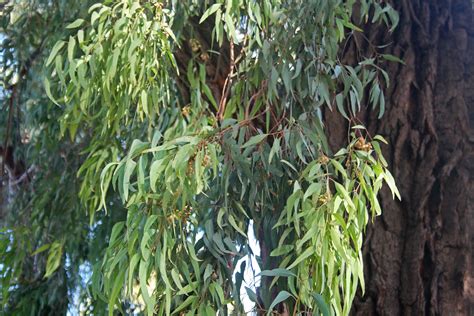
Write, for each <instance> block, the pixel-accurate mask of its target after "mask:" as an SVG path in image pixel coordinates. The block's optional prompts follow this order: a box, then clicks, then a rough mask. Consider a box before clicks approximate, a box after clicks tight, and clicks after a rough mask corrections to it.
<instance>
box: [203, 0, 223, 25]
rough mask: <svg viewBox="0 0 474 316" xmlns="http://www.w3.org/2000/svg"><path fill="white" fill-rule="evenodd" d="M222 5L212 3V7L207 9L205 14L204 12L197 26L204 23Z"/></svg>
mask: <svg viewBox="0 0 474 316" xmlns="http://www.w3.org/2000/svg"><path fill="white" fill-rule="evenodd" d="M221 5H222V3H214V4H213V5H211V6H210V7H209V9H207V10H206V12H204V14H203V15H202V17H201V19H200V20H199V24H201V23H202V22H204V21H205V20H206V19H207V18H208V17H209V16H211V15H212V14H214V13H215V12H216V11H217V10H219V8H220V7H221Z"/></svg>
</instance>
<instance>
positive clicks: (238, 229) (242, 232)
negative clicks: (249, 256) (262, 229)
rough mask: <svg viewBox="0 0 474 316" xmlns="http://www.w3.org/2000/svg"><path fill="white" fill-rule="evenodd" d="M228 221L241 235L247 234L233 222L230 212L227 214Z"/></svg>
mask: <svg viewBox="0 0 474 316" xmlns="http://www.w3.org/2000/svg"><path fill="white" fill-rule="evenodd" d="M229 223H230V225H232V227H234V229H235V230H236V231H238V232H239V233H240V234H241V235H242V236H244V237H247V235H246V234H245V232H244V231H243V230H242V228H240V227H239V225H238V224H237V223H236V222H235V218H234V216H232V215H231V214H229Z"/></svg>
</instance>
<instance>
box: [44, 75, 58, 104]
mask: <svg viewBox="0 0 474 316" xmlns="http://www.w3.org/2000/svg"><path fill="white" fill-rule="evenodd" d="M43 84H44V90H45V92H46V96H47V97H48V98H49V99H50V100H51V101H53V103H54V104H56V105H57V106H59V103H58V102H57V101H56V100H55V99H54V97H53V95H52V94H51V85H50V83H49V80H48V78H46V77H45V78H44V79H43Z"/></svg>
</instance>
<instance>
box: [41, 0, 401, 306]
mask: <svg viewBox="0 0 474 316" xmlns="http://www.w3.org/2000/svg"><path fill="white" fill-rule="evenodd" d="M355 3H356V1H341V0H339V1H326V0H316V1H298V0H264V1H252V0H233V1H191V0H188V1H166V2H160V1H148V2H144V1H138V0H115V1H103V2H102V3H97V4H94V5H92V6H91V7H90V8H89V10H88V12H87V14H84V15H83V16H81V17H80V18H78V19H77V20H75V21H73V22H72V23H70V24H68V25H66V26H65V28H66V30H65V32H66V33H67V36H65V37H64V39H62V40H59V41H58V42H57V43H56V44H55V45H54V46H53V47H52V49H51V53H50V55H49V57H48V58H47V59H46V60H45V67H46V68H47V69H48V71H49V76H47V77H46V78H45V79H44V88H45V92H46V94H47V96H48V97H49V98H50V99H51V101H52V102H53V103H54V104H56V106H57V107H58V111H59V113H60V114H59V115H60V119H59V121H60V128H59V130H57V134H58V135H61V136H63V137H66V136H65V135H66V134H67V137H68V138H69V139H70V141H71V142H72V143H77V144H79V143H80V144H83V145H82V146H81V154H82V155H83V156H82V157H84V158H83V160H82V161H81V162H80V166H78V167H77V169H76V171H77V176H78V178H79V179H80V181H81V185H80V189H78V192H77V195H78V197H80V199H81V202H82V205H84V206H85V207H86V209H87V211H88V212H89V214H90V223H91V224H93V225H100V221H99V222H98V221H97V215H96V214H102V215H101V216H103V214H104V213H106V214H109V215H108V216H110V214H111V213H113V212H114V210H113V208H117V204H120V205H122V206H123V207H124V208H125V210H126V215H125V218H123V220H120V221H118V222H116V223H115V225H114V226H113V229H112V230H111V232H110V235H109V237H108V247H107V249H106V251H105V253H103V256H102V258H101V260H100V261H98V262H97V263H95V265H94V267H93V274H92V279H91V299H92V300H93V301H102V302H105V303H106V304H107V308H105V307H103V308H104V310H105V309H106V310H108V313H109V315H113V314H114V311H116V310H121V311H122V312H123V309H124V306H129V304H135V305H138V306H140V308H141V310H142V311H143V312H144V313H145V314H147V315H154V314H158V315H170V314H179V315H181V314H183V315H184V314H186V315H216V313H219V315H227V314H235V313H237V314H242V313H246V312H249V310H246V309H245V306H244V305H245V304H244V303H243V302H242V298H241V293H242V291H245V292H246V293H247V296H248V298H249V299H250V300H251V301H252V302H253V306H254V307H253V310H255V311H256V312H257V313H258V314H265V313H268V314H271V313H273V312H279V313H285V312H287V313H292V314H293V313H295V314H297V313H298V312H312V313H316V314H318V313H319V314H324V315H330V314H335V315H348V314H349V311H350V308H351V304H352V300H353V298H354V295H355V293H356V291H357V290H358V288H359V285H360V287H361V289H362V291H364V278H363V262H362V254H361V247H362V243H363V237H364V232H365V229H366V227H367V225H368V224H369V222H370V220H371V219H373V218H374V216H376V215H379V214H380V213H381V211H382V210H381V207H380V205H379V202H378V199H377V196H378V192H379V191H380V189H381V188H382V186H383V183H386V184H387V185H388V188H389V189H390V190H391V191H392V193H393V195H394V197H395V196H396V197H398V198H400V196H399V193H398V190H397V188H396V186H395V183H394V179H393V177H392V175H391V174H390V172H389V170H388V166H387V163H386V162H385V160H384V158H383V155H382V151H381V145H382V144H383V143H385V140H384V139H383V137H381V136H378V135H377V136H372V135H370V134H369V133H368V132H367V131H366V129H365V128H364V127H363V126H361V125H359V121H358V120H357V113H358V112H359V111H361V109H362V108H367V107H370V108H372V109H374V110H375V111H377V112H378V115H379V116H381V115H383V113H384V110H385V101H384V100H385V98H384V94H383V92H382V91H383V87H384V86H387V85H389V78H388V76H387V74H386V72H385V71H384V70H383V69H382V68H381V67H380V65H379V62H380V61H381V60H389V61H395V62H396V61H398V60H395V59H394V57H393V56H390V55H381V54H377V53H376V52H375V53H374V56H373V57H372V58H368V59H362V60H359V61H358V63H357V64H344V63H343V62H342V61H341V60H340V59H339V58H338V56H339V53H340V50H342V49H344V43H345V41H346V40H347V38H349V37H351V36H356V34H357V35H359V34H363V28H364V25H365V24H367V23H380V24H384V25H386V26H387V27H388V28H390V29H391V30H393V28H394V27H395V26H396V24H397V23H398V14H397V13H396V12H395V11H394V10H393V9H392V8H391V7H390V6H389V5H388V4H385V3H379V2H378V1H374V0H364V1H360V2H357V6H356V5H355ZM364 40H366V39H364ZM367 41H368V40H367ZM323 107H327V108H328V110H330V111H338V112H339V114H340V115H342V116H343V117H344V118H346V119H347V120H349V121H350V123H351V124H350V125H351V126H352V128H351V129H350V130H349V131H348V132H347V135H348V137H347V147H345V148H342V149H337V150H334V148H330V147H329V145H328V142H327V140H326V138H327V135H326V134H325V126H324V118H323V112H324V111H323ZM118 200H120V201H118ZM111 206H113V207H111ZM251 231H253V232H254V234H255V238H256V240H257V242H258V245H259V247H260V255H259V256H258V258H257V262H258V265H259V267H258V270H259V271H260V272H258V275H257V276H256V277H257V278H258V279H260V285H259V286H257V287H252V286H245V285H248V284H249V283H248V282H251V281H252V280H248V279H245V276H246V275H247V274H246V271H247V270H248V267H246V261H244V260H242V259H245V258H247V257H253V256H254V255H255V254H254V253H253V251H254V250H253V249H252V247H250V243H251V242H252V240H251V238H250V237H249V233H250V232H251ZM49 249H50V250H49V254H50V258H48V260H47V264H46V275H45V277H51V275H54V273H55V271H56V269H57V268H58V266H59V261H58V256H59V257H60V256H61V252H62V251H63V250H62V249H63V241H61V240H58V241H55V243H53V244H51V246H50V248H49ZM45 250H46V248H45ZM58 253H59V254H58Z"/></svg>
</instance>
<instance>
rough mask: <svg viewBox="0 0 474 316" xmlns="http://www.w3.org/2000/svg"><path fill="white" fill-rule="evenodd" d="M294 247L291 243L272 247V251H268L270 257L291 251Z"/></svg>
mask: <svg viewBox="0 0 474 316" xmlns="http://www.w3.org/2000/svg"><path fill="white" fill-rule="evenodd" d="M294 248H295V246H293V245H282V246H280V247H278V248H276V249H273V250H272V252H271V253H270V256H271V257H278V256H283V255H286V254H287V253H289V252H291V251H292V250H293V249H294Z"/></svg>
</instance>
